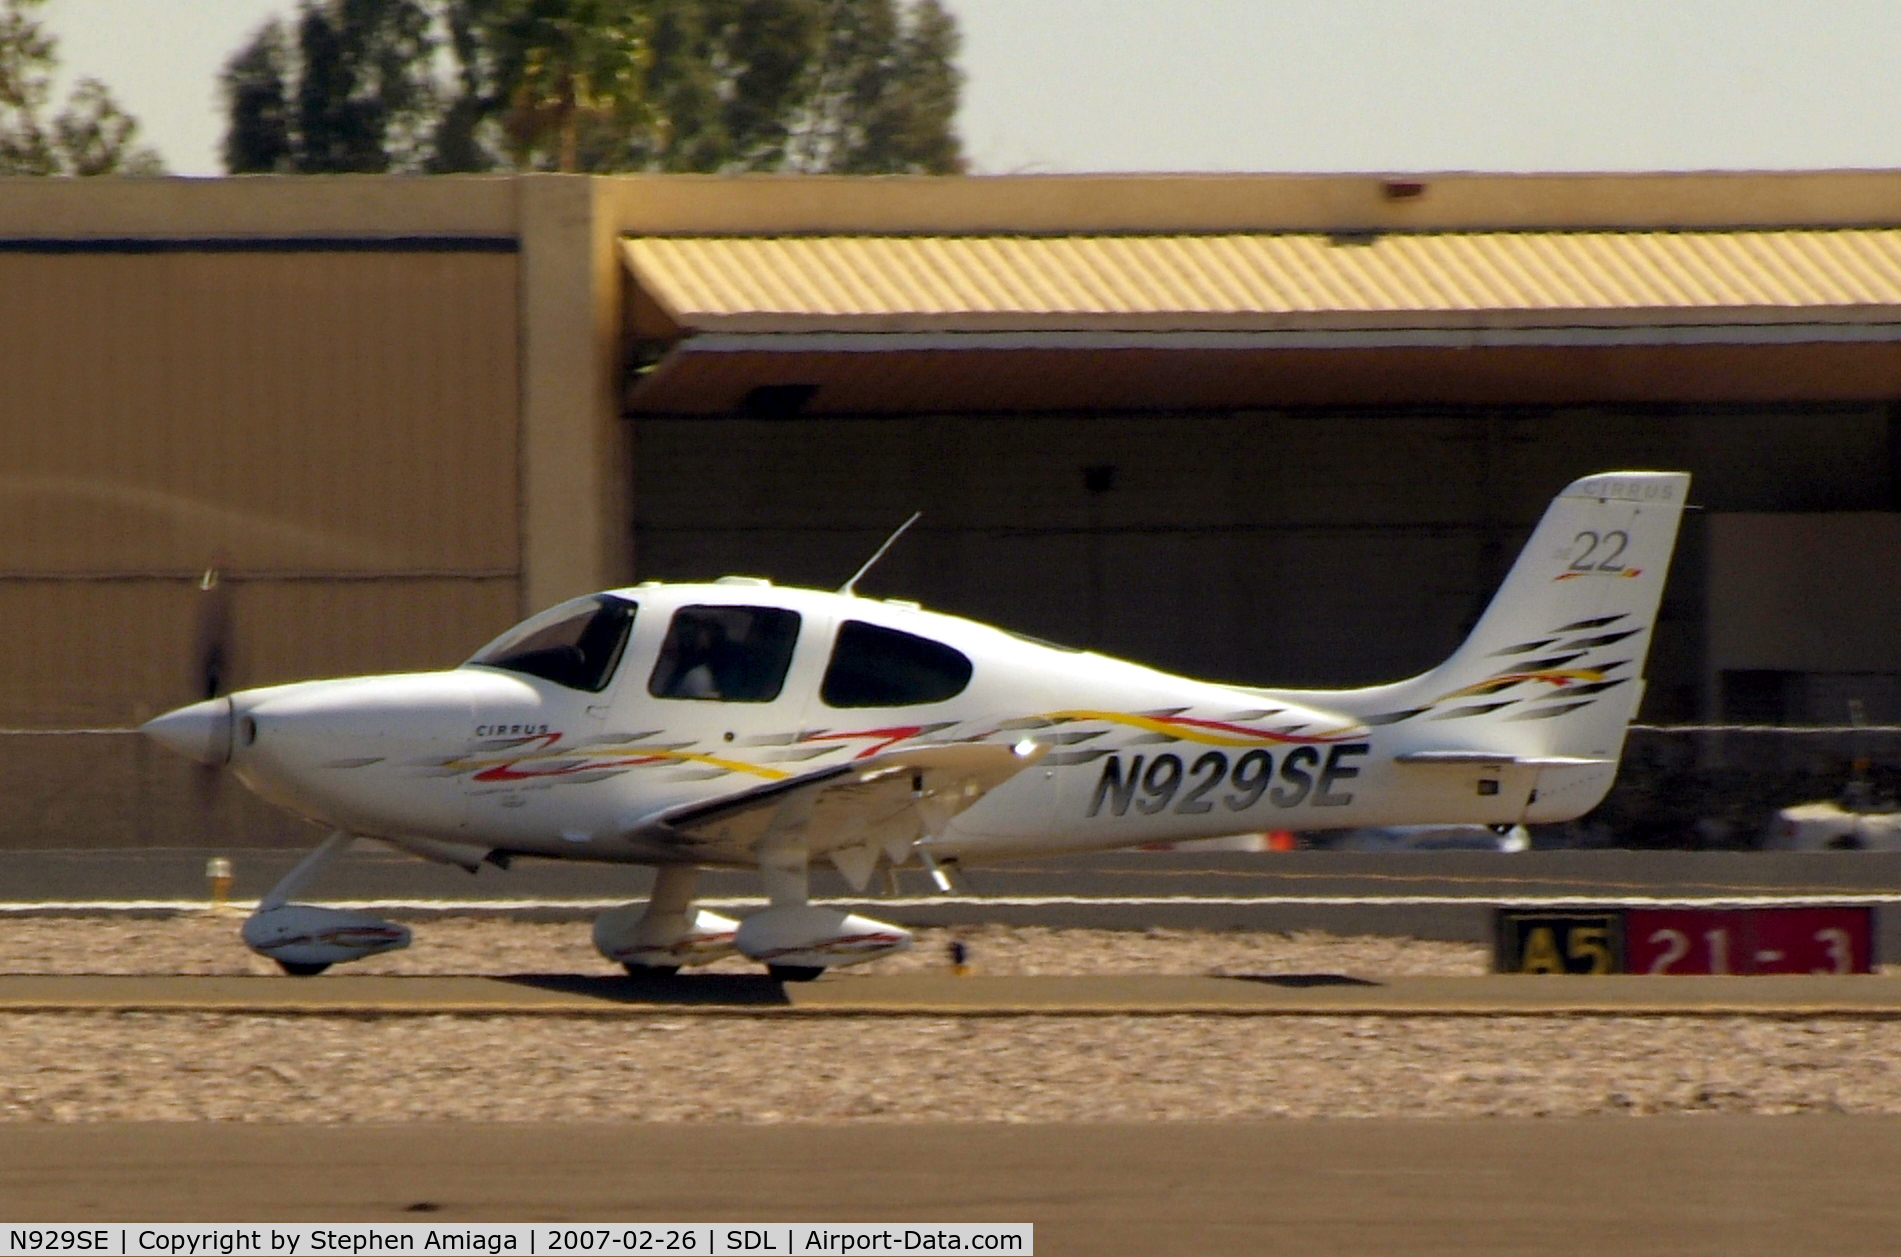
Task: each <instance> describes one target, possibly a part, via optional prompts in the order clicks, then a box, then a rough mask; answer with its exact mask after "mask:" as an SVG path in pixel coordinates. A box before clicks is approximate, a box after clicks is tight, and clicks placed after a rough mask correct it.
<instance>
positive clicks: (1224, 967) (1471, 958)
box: [0, 914, 1488, 978]
mask: <svg viewBox="0 0 1901 1257" xmlns="http://www.w3.org/2000/svg"><path fill="white" fill-rule="evenodd" d="M240 923H241V918H237V917H223V918H219V917H212V916H210V915H208V914H194V915H190V916H175V917H158V918H131V917H28V918H25V919H22V920H14V921H6V922H0V973H276V972H278V969H277V966H276V965H274V964H272V963H271V962H270V961H268V960H265V959H264V958H263V957H262V956H258V955H254V954H253V953H251V952H250V951H247V950H246V949H245V947H244V944H243V943H241V942H239V941H238V926H239V924H240ZM411 929H412V930H413V931H414V933H415V941H414V942H412V943H411V944H410V946H409V947H408V948H406V949H404V950H402V951H397V952H386V953H384V954H383V955H381V956H372V957H370V958H369V959H368V960H362V961H358V962H356V963H354V964H351V965H349V966H348V967H347V970H339V972H344V971H347V972H350V973H430V974H434V973H618V972H619V968H618V967H617V966H616V965H614V964H612V963H611V962H609V961H608V960H606V959H604V958H603V957H602V956H601V954H600V953H599V952H597V951H595V950H594V945H593V943H591V942H590V941H589V939H588V923H587V922H585V921H572V922H559V923H545V922H526V921H509V920H498V919H495V918H480V917H447V918H442V919H438V920H427V921H419V922H415V923H413V924H412V925H411ZM952 933H953V931H950V930H941V929H933V930H919V931H917V945H916V946H915V947H914V948H913V949H912V950H910V951H908V952H904V953H902V954H900V955H897V956H891V957H888V958H886V959H884V960H880V961H875V962H873V963H871V964H869V965H858V966H854V967H853V969H852V970H851V972H854V973H911V972H917V971H919V970H924V969H941V968H943V967H945V965H947V964H948V960H947V954H948V953H947V947H948V944H949V942H950V939H951V936H952ZM955 934H956V936H957V937H958V938H961V939H963V940H964V942H965V944H966V946H968V947H969V949H970V953H971V959H972V961H973V962H974V963H975V965H976V967H977V971H978V972H980V973H989V974H1050V973H1349V974H1353V975H1354V976H1357V977H1369V978H1376V977H1382V976H1386V977H1400V976H1415V975H1427V974H1465V973H1483V972H1485V967H1486V965H1487V963H1488V960H1487V954H1486V951H1485V949H1484V948H1483V947H1480V946H1477V945H1476V944H1469V943H1428V942H1418V941H1415V940H1411V939H1396V938H1375V937H1366V938H1336V937H1334V936H1332V935H1328V934H1295V935H1287V934H1267V933H1242V932H1238V931H1229V932H1215V931H1208V930H1150V931H1148V932H1147V933H1145V934H1132V933H1128V932H1125V931H1118V930H1055V929H1045V928H1039V927H1010V926H1001V925H993V926H985V927H983V928H980V929H959V930H957V931H955ZM758 970H759V966H758V965H757V964H756V963H754V962H753V961H750V960H746V959H744V958H743V957H737V956H735V957H732V958H730V959H727V960H723V961H720V962H719V963H718V964H714V965H709V966H707V967H706V968H705V969H703V970H699V971H698V972H712V973H720V972H735V973H756V972H758Z"/></svg>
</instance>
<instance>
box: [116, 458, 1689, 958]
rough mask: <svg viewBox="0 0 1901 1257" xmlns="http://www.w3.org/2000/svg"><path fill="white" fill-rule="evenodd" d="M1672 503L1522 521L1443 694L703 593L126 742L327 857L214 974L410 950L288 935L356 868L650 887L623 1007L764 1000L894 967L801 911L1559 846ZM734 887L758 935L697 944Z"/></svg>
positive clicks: (281, 691)
mask: <svg viewBox="0 0 1901 1257" xmlns="http://www.w3.org/2000/svg"><path fill="white" fill-rule="evenodd" d="M1688 487H1689V477H1688V476H1687V475H1683V474H1679V473H1671V472H1615V473H1607V474H1604V475H1597V476H1589V477H1586V478H1585V479H1582V480H1579V481H1577V482H1576V483H1574V484H1572V485H1571V486H1569V487H1568V488H1566V489H1565V490H1564V491H1563V492H1562V493H1560V494H1559V495H1558V497H1557V498H1556V499H1555V500H1554V501H1553V502H1552V504H1551V506H1550V508H1549V509H1548V510H1547V511H1546V512H1545V515H1544V518H1543V520H1542V521H1541V522H1540V523H1539V525H1538V527H1537V530H1536V531H1535V532H1534V533H1533V534H1532V537H1531V540H1530V542H1529V543H1528V544H1527V545H1526V547H1525V549H1524V551H1523V553H1521V554H1520V555H1519V557H1518V561H1517V562H1516V564H1515V565H1514V566H1513V567H1512V570H1511V573H1510V574H1509V575H1508V576H1507V577H1506V579H1505V582H1504V584H1503V585H1502V586H1501V587H1500V589H1499V591H1498V593H1497V595H1496V596H1495V597H1494V598H1493V600H1492V603H1491V605H1490V607H1489V608H1488V609H1487V610H1486V612H1485V615H1484V617H1483V618H1482V619H1481V620H1480V621H1479V622H1478V625H1477V627H1475V628H1474V629H1473V631H1472V634H1471V636H1470V637H1469V638H1467V640H1466V641H1465V643H1464V644H1463V645H1462V646H1460V647H1459V649H1458V650H1457V651H1456V652H1455V653H1454V654H1453V655H1452V657H1451V658H1450V659H1449V660H1447V661H1446V662H1445V663H1444V664H1442V665H1440V666H1439V667H1437V668H1435V669H1433V670H1432V671H1430V672H1427V673H1425V674H1424V675H1421V676H1417V677H1414V678H1412V679H1411V680H1407V681H1400V682H1397V683H1394V684H1390V685H1380V686H1374V687H1371V688H1367V689H1357V690H1339V691H1295V690H1267V689H1255V688H1250V687H1243V686H1232V685H1216V684H1211V683H1208V682H1204V681H1194V680H1190V679H1188V678H1186V677H1179V676H1171V675H1169V674H1167V673H1164V672H1158V671H1156V670H1154V669H1151V668H1145V667H1142V666H1140V665H1137V664H1133V663H1125V662H1123V661H1121V660H1117V659H1110V658H1105V657H1103V656H1101V655H1096V654H1091V653H1086V652H1080V651H1069V650H1064V649H1061V648H1058V647H1054V646H1050V645H1048V644H1045V643H1041V642H1036V641H1031V640H1029V639H1026V638H1023V637H1019V636H1015V635H1013V634H1010V633H1007V632H1004V631H1002V630H1000V629H996V628H991V627H989V626H987V625H983V624H978V623H975V622H973V621H970V620H965V619H960V618H958V617H955V616H949V615H938V614H934V613H932V612H929V611H924V610H921V609H919V608H917V607H915V606H912V605H910V604H903V603H893V602H884V601H877V600H873V599H866V598H860V597H857V596H855V595H854V594H852V593H851V592H850V589H851V586H850V585H847V586H846V589H845V590H844V591H841V592H839V593H827V592H822V591H818V590H809V589H787V588H781V587H777V586H774V585H772V584H770V583H768V582H766V581H763V580H757V579H750V578H742V577H727V578H724V579H722V580H718V581H715V582H713V583H711V584H704V585H660V584H649V585H643V586H640V587H637V588H632V589H619V590H613V591H609V592H606V593H600V594H594V595H591V596H588V597H585V598H577V599H575V600H574V601H572V602H567V603H563V604H562V605H560V606H557V607H555V608H553V609H552V610H549V611H546V612H543V613H542V614H540V615H537V616H535V617H534V618H532V619H530V620H528V621H527V622H525V623H523V624H521V625H519V626H517V627H516V628H514V629H512V630H510V631H509V632H507V633H505V634H503V635H502V636H501V637H499V638H497V639H496V640H495V641H493V642H491V643H489V644H488V645H487V646H485V647H483V648H482V649H481V650H480V651H479V652H477V654H476V655H475V656H474V657H473V658H472V659H470V660H469V661H468V662H467V663H465V664H463V665H462V666H461V667H459V668H456V669H454V670H452V671H448V672H432V673H420V674H407V675H397V676H372V677H357V678H350V679H344V680H332V681H310V682H304V683H300V684H295V685H280V686H272V687H269V688H263V689H253V690H244V691H240V692H238V693H235V694H231V695H229V696H227V697H223V698H216V699H211V700H208V701H205V702H201V703H196V704H193V705H192V706H190V707H184V708H180V709H179V710H177V711H174V712H170V713H168V714H166V715H163V716H160V717H159V718H158V719H156V720H153V721H152V722H150V723H149V724H147V725H146V726H145V728H144V731H145V733H147V734H148V735H150V736H151V737H153V738H154V739H156V740H158V741H159V742H162V743H164V744H165V745H166V746H168V747H171V748H172V749H174V750H176V751H180V752H182V753H184V754H186V755H189V756H191V757H193V758H195V759H197V760H200V761H202V762H204V763H207V764H211V765H216V766H220V767H229V768H230V769H231V771H233V772H234V773H236V774H237V775H238V777H240V778H241V779H242V780H243V781H244V782H245V783H246V784H247V785H248V786H250V787H251V788H252V789H253V790H255V791H256V792H257V793H258V794H260V795H262V796H263V797H264V798H266V799H269V800H271V801H273V802H276V803H278V804H281V805H282V806H284V807H287V808H290V809H292V810H294V811H296V812H298V813H300V814H302V815H304V816H306V817H309V818H311V819H313V820H315V821H318V822H320V823H322V824H324V825H326V826H328V827H330V828H331V829H333V830H334V831H335V832H334V833H333V835H332V836H331V838H330V839H329V840H328V841H326V842H325V843H324V844H323V845H322V846H320V847H319V848H317V850H316V851H314V852H312V854H311V855H310V856H309V857H308V858H306V859H305V860H304V861H303V863H301V864H300V865H299V866H298V867H297V869H296V870H294V871H293V872H292V873H291V874H290V875H289V876H288V877H286V878H285V879H284V881H283V882H282V883H280V884H279V885H278V886H277V887H276V888H275V889H274V890H273V891H272V892H271V893H270V894H268V895H266V896H265V897H264V899H263V900H262V901H261V902H260V904H259V905H258V910H257V913H256V914H255V915H254V916H252V917H251V918H250V920H249V921H247V922H246V924H245V927H244V938H245V941H246V942H247V943H249V944H250V945H251V946H252V947H253V948H254V949H256V950H257V951H259V952H261V953H263V954H264V955H266V956H270V957H272V958H273V959H275V960H276V961H278V963H279V964H281V965H282V966H283V967H284V968H285V969H286V970H287V971H289V972H293V973H315V972H318V971H320V970H321V969H323V968H324V967H326V966H327V965H330V964H333V963H336V962H338V961H344V960H354V959H358V958H361V957H363V956H367V955H372V954H374V953H376V952H379V951H386V950H389V949H390V948H392V947H400V946H403V945H404V944H406V943H407V942H408V937H409V936H408V931H407V930H405V929H404V928H403V927H401V926H399V925H394V924H392V923H390V922H387V921H382V920H379V919H377V918H376V917H374V916H370V915H368V914H364V913H358V912H346V911H342V910H338V909H330V908H321V907H316V906H313V905H308V904H298V903H294V902H292V900H293V898H294V897H295V896H296V894H297V893H298V891H299V890H300V889H301V888H302V887H303V886H304V885H305V884H306V883H307V882H308V881H309V879H310V878H311V877H312V876H313V875H314V874H315V873H316V872H317V870H318V869H319V868H320V867H321V865H322V864H323V863H324V862H325V861H327V860H329V859H330V858H332V857H333V856H335V855H336V854H337V853H338V852H340V851H342V850H343V849H344V848H345V847H347V846H348V845H349V843H350V842H351V841H353V840H354V839H355V838H357V837H371V838H376V839H380V840H382V841H384V842H386V843H390V844H392V845H394V846H396V847H399V848H401V849H403V850H405V851H408V852H410V853H412V854H415V855H418V856H422V857H425V858H429V859H435V860H441V861H445V862H448V863H454V864H460V865H463V866H464V867H467V868H470V869H475V868H479V867H480V866H481V864H482V863H483V862H484V861H487V862H490V863H494V864H498V865H502V866H504V867H505V866H506V865H507V863H508V861H509V859H510V858H511V857H514V856H517V855H530V856H539V857H544V858H551V859H564V860H594V861H607V862H614V863H635V864H650V865H653V866H655V868H656V880H655V883H654V889H653V895H652V898H651V899H650V900H649V901H648V902H646V903H645V904H634V905H629V906H627V907H625V908H620V909H616V910H614V911H611V912H608V913H606V914H604V915H603V916H601V917H600V918H599V919H598V920H597V921H596V922H595V926H594V940H595V944H596V946H598V947H599V948H600V950H601V951H602V953H603V954H605V955H606V956H608V957H609V958H610V959H612V960H614V961H617V962H619V963H621V964H623V965H625V966H626V967H627V968H628V969H629V970H630V971H632V972H635V973H643V972H644V973H671V972H674V971H676V970H677V969H678V968H679V967H680V966H682V965H696V964H703V963H706V962H708V961H712V960H716V959H719V958H720V957H722V956H726V955H729V954H731V953H733V952H734V951H738V952H740V953H742V954H743V955H745V956H748V957H750V958H752V959H754V960H757V961H760V962H762V963H764V964H765V965H767V966H768V967H769V969H770V970H771V971H772V972H773V973H775V974H777V975H778V976H780V977H783V978H807V977H813V976H816V975H817V974H819V973H821V972H822V971H823V970H824V969H825V968H827V967H828V966H832V965H845V964H852V963H856V962H859V961H865V960H871V959H874V958H876V957H878V956H882V955H886V954H888V953H890V952H892V951H896V950H900V949H903V948H905V947H907V946H909V944H910V936H909V935H908V934H907V933H906V932H905V931H904V930H902V929H900V928H898V927H897V926H894V925H887V924H885V923H883V922H879V921H874V920H869V919H867V918H865V917H861V916H857V915H854V914H850V913H846V912H842V911H837V910H833V909H830V908H826V907H823V906H820V905H815V904H813V903H811V902H810V900H809V897H808V892H807V880H808V871H809V869H810V868H811V865H812V863H813V862H814V861H820V860H823V861H830V862H831V863H832V865H834V866H835V867H836V868H837V869H838V870H839V872H840V873H842V874H843V875H844V876H845V878H846V879H847V880H848V881H849V882H850V883H851V885H852V886H853V887H855V888H857V889H860V890H863V889H864V888H865V887H866V886H867V885H869V884H870V882H871V881H872V879H873V878H874V877H877V876H879V875H880V874H881V873H882V874H888V872H889V870H892V869H895V868H898V867H902V866H912V867H923V868H925V869H927V870H929V871H931V872H932V873H933V874H934V875H937V876H940V877H941V873H940V872H939V870H940V868H941V866H946V865H957V866H963V865H972V864H978V863H983V862H987V861H998V860H1010V859H1021V858H1025V857H1034V856H1039V855H1050V854H1056V853H1066V852H1076V851H1089V850H1099V849H1106V848H1113V847H1127V846H1131V845H1134V844H1137V843H1149V842H1160V841H1174V840H1182V839H1191V838H1199V837H1208V836H1214V835H1220V834H1229V833H1235V832H1239V831H1244V830H1261V829H1330V828H1350V827H1357V826H1372V825H1411V824H1460V823H1465V824H1486V825H1515V824H1519V823H1524V822H1544V821H1559V820H1566V819H1569V818H1572V817H1575V816H1579V815H1581V814H1583V813H1584V812H1586V811H1588V810H1589V809H1590V808H1592V807H1593V806H1595V805H1596V804H1597V802H1598V801H1599V800H1600V799H1602V798H1603V797H1604V794H1605V792H1606V791H1607V790H1608V789H1609V788H1610V784H1611V780H1612V778H1613V776H1614V775H1615V773H1616V768H1617V760H1618V756H1619V753H1620V752H1621V750H1622V746H1623V741H1624V733H1625V729H1626V727H1627V726H1628V724H1629V722H1630V720H1631V718H1632V716H1633V715H1634V713H1635V712H1636V710H1637V704H1638V700H1639V699H1640V697H1641V696H1642V693H1643V666H1644V657H1645V653H1646V651H1647V650H1648V648H1649V645H1650V633H1651V627H1652V625H1653V624H1654V622H1655V620H1656V616H1657V608H1658V603H1659V601H1660V599H1661V596H1662V592H1663V584H1664V576H1665V573H1666V571H1667V569H1668V567H1669V563H1670V554H1671V550H1672V548H1673V547H1674V545H1675V542H1676V535H1677V524H1678V521H1679V519H1680V517H1681V514H1682V510H1683V505H1684V495H1685V493H1686V491H1687V490H1688ZM706 867H725V868H746V869H757V870H758V871H759V875H760V878H761V880H762V881H763V883H764V887H765V891H766V894H767V896H768V898H769V900H770V906H768V907H766V908H764V909H761V910H760V911H758V912H755V913H753V914H752V915H750V916H748V917H747V918H746V919H745V920H744V921H737V922H736V921H732V920H729V919H727V918H725V917H721V916H718V915H716V914H714V913H712V912H708V911H705V910H702V909H696V908H695V906H694V903H693V898H694V885H695V880H696V878H697V876H698V872H699V870H700V869H702V868H706Z"/></svg>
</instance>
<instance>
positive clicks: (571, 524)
mask: <svg viewBox="0 0 1901 1257" xmlns="http://www.w3.org/2000/svg"><path fill="white" fill-rule="evenodd" d="M598 186H599V181H598V180H594V179H590V178H586V177H582V176H576V175H530V176H524V177H522V178H521V179H519V180H518V181H517V189H518V191H519V194H520V197H521V208H520V220H521V224H522V252H523V257H522V344H523V366H524V375H523V381H522V383H523V392H522V524H521V526H522V542H523V568H524V571H525V573H526V579H525V584H524V587H523V594H522V599H523V605H522V609H523V610H524V611H529V610H537V609H540V608H542V607H546V606H548V605H550V604H552V603H555V602H559V601H561V600H562V599H564V598H571V597H574V596H576V595H578V594H583V593H587V592H589V591H591V590H595V589H600V588H602V587H604V586H608V585H613V584H617V583H619V582H620V581H622V580H623V579H625V576H626V573H627V553H628V530H627V526H626V518H627V516H626V505H625V503H626V493H627V488H626V483H627V475H626V457H627V451H626V447H625V444H624V442H625V437H624V434H623V432H622V425H621V421H620V399H619V388H618V369H617V364H618V362H619V360H620V359H619V354H620V327H621V304H620V298H621V287H620V284H621V280H620V262H619V258H618V255H617V253H616V250H615V233H614V231H613V229H612V225H611V223H608V222H607V221H606V220H604V219H603V218H602V217H601V216H600V215H599V213H598V211H597V207H596V204H595V202H596V197H597V191H598Z"/></svg>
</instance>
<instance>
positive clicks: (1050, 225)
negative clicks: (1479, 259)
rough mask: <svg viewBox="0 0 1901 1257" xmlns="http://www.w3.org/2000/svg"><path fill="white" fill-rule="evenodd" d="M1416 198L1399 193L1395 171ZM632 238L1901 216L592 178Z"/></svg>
mask: <svg viewBox="0 0 1901 1257" xmlns="http://www.w3.org/2000/svg"><path fill="white" fill-rule="evenodd" d="M1394 178H1397V179H1401V180H1407V181H1417V182H1419V183H1421V184H1423V185H1424V190H1423V192H1422V193H1421V194H1420V195H1419V196H1417V197H1414V198H1410V199H1405V200H1393V199H1390V198H1389V197H1388V196H1387V195H1386V191H1385V189H1386V184H1387V182H1388V181H1389V180H1390V179H1394ZM601 184H602V186H603V189H604V191H603V194H602V195H603V206H604V211H605V212H606V213H607V214H608V215H609V217H610V218H611V219H612V220H613V222H614V224H615V226H616V228H617V229H618V230H619V231H621V232H624V233H630V234H638V235H722V234H732V235H760V234H763V235H777V234H796V233H827V232H888V233H950V234H957V233H967V232H1014V233H1027V234H1040V233H1062V232H1171V231H1189V232H1199V231H1209V232H1213V231H1470V230H1511V229H1534V228H1542V229H1551V228H1566V227H1576V228H1587V227H1626V228H1643V227H1649V228H1673V227H1676V228H1687V227H1706V228H1708V227H1738V226H1750V225H1764V226H1784V227H1787V226H1865V225H1873V224H1886V223H1896V222H1901V172H1896V171H1881V170H1877V171H1868V170H1829V171H1794V172H1782V171H1772V172H1736V173H1702V174H1551V175H1536V174H1534V175H1486V174H1468V173H1440V174H1432V173H1428V174H1405V175H1396V176H1391V175H1381V174H1363V175H999V176H988V177H979V178H933V177H918V176H889V177H881V178H874V179H867V178H862V177H856V176H836V177H832V176H816V177H815V176H803V175H801V176H775V175H750V176H741V177H730V176H714V175H623V176H616V177H612V178H605V179H602V180H601Z"/></svg>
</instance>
